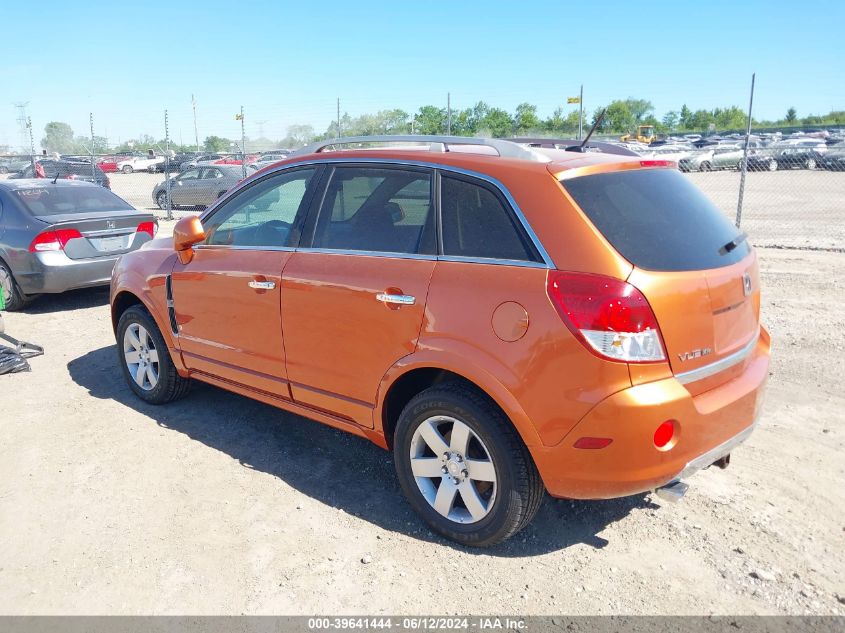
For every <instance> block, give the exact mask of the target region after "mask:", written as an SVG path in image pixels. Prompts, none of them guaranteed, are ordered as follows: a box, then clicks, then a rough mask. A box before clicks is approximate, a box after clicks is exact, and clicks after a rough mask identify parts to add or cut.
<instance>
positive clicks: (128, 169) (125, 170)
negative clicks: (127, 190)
mask: <svg viewBox="0 0 845 633" xmlns="http://www.w3.org/2000/svg"><path fill="white" fill-rule="evenodd" d="M121 171H123V173H124V174H131V173H132V172H133V171H134V170H133V169H132V165H124V166H123V169H122V170H121Z"/></svg>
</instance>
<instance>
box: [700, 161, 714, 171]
mask: <svg viewBox="0 0 845 633" xmlns="http://www.w3.org/2000/svg"><path fill="white" fill-rule="evenodd" d="M699 169H700V170H701V171H712V169H713V166H712V165H711V164H710V163H708V162H707V161H704V162H703V163H701V167H699Z"/></svg>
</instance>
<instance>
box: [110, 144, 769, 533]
mask: <svg viewBox="0 0 845 633" xmlns="http://www.w3.org/2000/svg"><path fill="white" fill-rule="evenodd" d="M353 142H357V143H359V144H360V143H362V142H369V143H383V142H392V143H394V146H385V145H382V146H381V147H378V148H373V147H369V148H360V147H359V148H357V149H343V148H347V147H348V146H349V145H351V144H353ZM395 143H403V144H404V145H401V146H398V147H397V146H395ZM413 143H416V145H414V144H413ZM420 143H423V144H422V145H420ZM329 150H331V151H329ZM111 311H112V321H113V324H114V329H115V334H116V338H117V346H118V357H119V362H120V364H121V367H122V370H123V373H124V375H125V377H126V380H127V383H128V384H129V386H130V388H131V389H132V390H133V391H134V392H135V393H136V394H137V395H138V396H139V397H140V398H142V399H144V400H146V401H147V402H151V403H156V404H158V403H165V402H169V401H171V400H174V399H175V398H178V397H180V396H182V395H184V394H185V393H186V391H187V389H188V386H189V383H190V380H192V379H194V380H200V381H203V382H206V383H210V384H212V385H216V386H218V387H222V388H224V389H228V390H230V391H233V392H235V393H238V394H241V395H244V396H247V397H250V398H254V399H256V400H260V401H262V402H266V403H269V404H272V405H274V406H277V407H279V408H281V409H284V410H287V411H291V412H293V413H297V414H300V415H303V416H305V417H308V418H311V419H313V420H316V421H318V422H323V423H324V424H328V425H330V426H333V427H336V428H339V429H343V430H345V431H349V432H350V433H354V434H356V435H360V436H363V437H366V438H369V439H370V440H371V441H373V442H375V443H376V444H378V445H379V446H381V447H383V448H386V449H390V450H392V451H393V454H394V461H395V464H396V472H397V476H398V478H399V482H400V483H401V486H402V489H403V490H404V492H405V494H406V496H407V498H408V501H409V502H410V504H411V505H412V506H413V507H414V509H415V510H416V511H417V512H418V513H419V514H420V515H421V516H422V518H423V519H424V520H425V521H426V522H428V524H429V525H430V526H431V527H432V528H433V529H434V530H435V531H437V532H439V533H440V534H443V535H445V536H446V537H448V538H451V539H453V540H455V541H459V542H461V543H464V544H467V545H476V546H485V545H491V544H494V543H497V542H499V541H502V540H503V539H505V538H508V537H509V536H512V535H513V534H515V533H516V532H518V531H519V530H520V529H521V528H523V527H524V526H525V525H527V524H528V522H529V521H530V520H531V519H532V517H533V516H534V514H535V513H536V512H537V509H538V507H539V506H540V502H541V500H542V498H543V495H544V492H545V491H548V492H549V493H550V494H551V495H552V496H554V497H568V498H576V499H605V498H610V497H619V496H624V495H632V494H638V493H642V492H645V491H650V490H656V491H657V492H658V494H659V495H661V496H663V497H668V498H677V497H680V496H681V495H682V494H683V492H684V491H685V489H686V484H685V483H684V482H683V481H682V478H685V477H687V476H689V475H690V474H692V473H693V472H695V471H696V470H699V469H701V468H705V467H707V466H710V465H711V464H714V463H717V464H719V465H720V466H723V467H724V466H725V465H727V462H728V459H729V456H730V452H731V450H732V449H733V448H734V447H735V446H737V445H738V444H739V443H740V442H742V441H743V440H744V439H746V438H747V437H748V435H749V434H750V432H751V430H752V428H753V426H754V424H755V422H756V420H757V417H758V414H759V412H760V407H761V401H762V395H763V391H764V385H765V382H766V378H767V375H768V365H769V336H768V333H767V332H766V330H765V329H764V328H763V327H762V326H761V325H760V319H759V312H760V289H759V281H758V266H757V258H756V255H755V253H754V250H753V249H752V248H751V246H750V245H749V244H748V242H747V241H745V239H744V235H743V234H741V233H740V232H739V231H738V230H737V229H736V228H735V227H734V226H733V225H732V224H731V223H730V222H728V221H727V220H726V219H725V218H724V217H723V216H722V214H721V213H720V212H719V211H718V210H717V209H716V208H715V207H714V206H713V205H712V204H711V203H710V202H709V201H708V200H707V198H705V197H704V196H703V195H702V193H701V192H700V191H699V190H698V189H697V188H696V187H695V186H693V185H692V184H690V182H689V181H688V180H687V179H686V177H685V176H683V175H682V174H680V173H679V172H678V170H677V169H676V168H675V165H674V163H671V162H667V161H654V160H643V159H641V158H639V157H635V156H619V155H614V156H610V155H602V154H595V153H580V152H577V151H565V150H560V149H543V148H529V147H526V146H522V145H517V144H514V143H510V142H507V141H497V140H481V139H468V138H454V137H375V138H367V139H360V138H358V139H342V140H334V141H327V142H325V143H320V144H315V145H312V146H309V147H307V148H305V149H303V150H300V151H299V152H298V153H296V154H294V155H293V156H292V157H290V158H289V159H287V160H285V161H283V162H281V163H277V164H274V165H272V166H270V167H268V168H265V169H263V170H262V171H260V172H257V173H256V174H254V175H252V176H251V177H250V178H248V179H246V180H245V181H243V182H241V183H240V184H239V185H238V186H237V187H235V188H234V189H233V190H232V191H230V192H229V193H228V194H227V195H226V196H225V197H223V198H222V199H221V200H219V201H218V202H217V203H216V204H215V205H214V206H212V207H211V208H209V209H208V210H207V211H206V212H205V213H203V215H202V216H200V217H189V218H184V219H182V220H181V221H180V222H179V223H178V224H177V225H176V227H175V229H174V234H173V238H172V239H165V238H162V239H155V240H153V241H151V242H149V243H148V244H146V245H145V246H144V247H143V248H141V249H140V250H138V251H136V252H133V253H129V254H127V255H125V256H123V257H122V258H121V259H120V260H119V262H118V264H117V265H116V267H115V269H114V273H113V277H112V286H111Z"/></svg>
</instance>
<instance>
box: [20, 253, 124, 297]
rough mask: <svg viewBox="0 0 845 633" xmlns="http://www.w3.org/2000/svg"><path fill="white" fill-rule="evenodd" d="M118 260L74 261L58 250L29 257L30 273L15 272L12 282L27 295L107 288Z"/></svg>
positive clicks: (115, 257) (100, 258)
mask: <svg viewBox="0 0 845 633" xmlns="http://www.w3.org/2000/svg"><path fill="white" fill-rule="evenodd" d="M119 257H120V256H119V255H117V256H109V257H97V258H96V259H81V260H74V259H70V258H69V257H68V256H67V255H65V254H64V253H63V252H61V251H56V252H45V253H38V254H36V255H34V256H33V257H32V260H31V267H30V270H27V271H23V272H16V273H15V280H16V281H17V282H18V285H19V286H20V287H21V290H22V291H23V293H24V294H28V295H31V294H41V293H57V292H65V291H66V290H73V289H74V288H88V287H92V286H107V285H109V283H110V282H111V272H112V269H113V268H114V265H115V262H117V260H118V259H119Z"/></svg>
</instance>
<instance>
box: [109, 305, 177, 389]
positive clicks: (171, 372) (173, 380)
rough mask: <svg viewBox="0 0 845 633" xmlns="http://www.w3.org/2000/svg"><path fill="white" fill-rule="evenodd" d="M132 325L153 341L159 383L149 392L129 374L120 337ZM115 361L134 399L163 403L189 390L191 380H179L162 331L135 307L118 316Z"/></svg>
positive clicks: (137, 306) (145, 312)
mask: <svg viewBox="0 0 845 633" xmlns="http://www.w3.org/2000/svg"><path fill="white" fill-rule="evenodd" d="M133 324H138V325H141V326H142V327H143V328H144V329H145V330H146V331H147V332H148V333H149V335H150V337H151V338H152V340H153V344H154V349H155V350H156V351H157V352H158V353H159V354H158V382H157V384H156V385H155V386H154V387H153V388H152V389H148V390H145V389H142V388H141V387H140V386H139V385H138V383H136V382H135V379H134V378H133V377H132V376H131V375H130V374H129V367H128V366H127V363H126V359H125V358H124V352H123V337H124V335H125V333H126V330H127V329H128V328H129V327H130V326H131V325H133ZM117 359H118V362H119V363H120V368H121V370H122V371H123V377H124V378H125V379H126V383H127V384H128V385H129V388H130V389H132V391H133V392H134V393H135V395H136V396H138V397H139V398H141V399H142V400H145V401H146V402H149V403H150V404H166V403H168V402H172V401H174V400H178V399H179V398H182V397H184V396H185V394H187V393H188V390H189V389H190V387H191V381H190V379H188V378H182V377H181V376H180V375H179V374H178V373H177V372H176V367H175V366H174V365H173V360H172V359H171V358H170V352H169V351H168V349H167V344H166V343H165V341H164V337H162V335H161V331H159V329H158V326H157V325H156V322H155V321H154V320H153V318H152V316H150V313H149V312H147V310H146V309H145V308H143V307H142V306H139V305H134V306H132V307H130V308H128V309H127V310H126V311H125V312H124V313H123V314H121V315H120V320H119V321H118V323H117Z"/></svg>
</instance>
